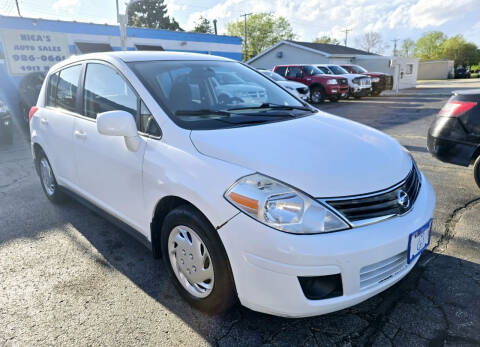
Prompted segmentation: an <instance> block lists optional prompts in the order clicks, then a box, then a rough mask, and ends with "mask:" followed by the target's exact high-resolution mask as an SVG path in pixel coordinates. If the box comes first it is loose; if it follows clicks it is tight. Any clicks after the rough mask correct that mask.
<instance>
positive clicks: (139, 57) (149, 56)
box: [52, 51, 235, 70]
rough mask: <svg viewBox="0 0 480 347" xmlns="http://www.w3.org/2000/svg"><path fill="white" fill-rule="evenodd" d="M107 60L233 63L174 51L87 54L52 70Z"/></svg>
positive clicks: (74, 56) (74, 57)
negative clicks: (84, 62)
mask: <svg viewBox="0 0 480 347" xmlns="http://www.w3.org/2000/svg"><path fill="white" fill-rule="evenodd" d="M90 59H92V60H107V61H112V60H116V61H123V62H126V63H130V62H137V61H155V60H165V61H167V60H177V61H182V60H183V61H187V60H197V61H202V60H203V61H232V62H233V61H235V60H232V59H228V58H224V57H219V56H216V55H210V54H200V53H189V52H174V51H168V52H165V51H114V52H100V53H88V54H81V55H72V56H70V57H69V58H67V59H65V60H63V61H62V62H60V63H58V64H56V65H55V66H54V67H52V70H53V69H56V68H58V67H61V66H65V65H69V64H72V63H76V62H81V61H83V60H90Z"/></svg>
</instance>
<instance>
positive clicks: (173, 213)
mask: <svg viewBox="0 0 480 347" xmlns="http://www.w3.org/2000/svg"><path fill="white" fill-rule="evenodd" d="M225 72H228V73H233V74H235V75H237V76H238V77H239V78H240V79H241V80H242V81H244V83H248V84H250V85H252V86H257V87H258V88H261V89H264V90H265V91H266V97H267V100H266V102H264V103H262V104H260V103H257V104H251V103H249V102H243V101H239V100H229V101H228V102H227V103H224V102H220V100H219V99H218V95H217V94H216V93H217V90H216V89H215V88H212V84H211V82H212V81H213V80H215V79H216V75H217V74H223V73H225ZM80 76H82V78H80ZM312 76H314V75H312ZM79 90H81V91H82V93H78V92H77V91H79ZM194 90H200V91H201V92H200V98H199V99H197V97H196V96H195V92H194ZM29 117H30V128H31V143H32V152H33V156H34V162H35V167H36V168H37V172H38V174H39V177H40V182H41V185H42V187H43V190H44V192H45V194H46V197H47V198H48V199H49V200H51V201H52V202H54V203H59V202H61V201H62V197H63V195H64V194H65V193H66V192H70V194H72V195H73V196H76V197H79V199H80V200H86V201H87V202H88V205H90V206H96V208H97V209H99V210H101V211H103V212H104V213H106V214H107V215H110V216H111V217H112V218H113V219H114V220H118V223H117V224H118V225H120V226H122V227H123V228H124V229H125V230H129V231H132V233H133V234H134V235H136V236H137V237H138V238H139V239H140V240H142V241H144V242H145V244H146V245H148V247H150V248H151V249H152V251H153V255H154V256H155V257H160V256H161V257H163V260H164V262H165V270H166V271H168V273H169V275H170V278H171V279H172V281H173V282H174V284H175V286H176V287H177V289H178V291H179V292H180V294H181V295H182V296H183V297H184V298H185V300H187V301H188V302H189V303H190V304H191V305H192V306H194V307H196V308H198V309H200V310H203V311H207V312H210V313H216V312H222V311H225V310H227V309H228V308H229V307H231V306H232V305H233V304H234V303H235V302H236V301H237V299H239V300H240V302H241V303H242V304H243V305H245V306H247V307H249V308H251V309H253V310H257V311H261V312H266V313H270V314H275V315H280V316H288V317H303V316H311V315H318V314H323V313H327V312H332V311H337V310H340V309H343V308H345V307H349V306H352V305H355V304H357V303H359V302H361V301H363V300H366V299H367V298H369V297H371V296H373V295H376V294H377V293H379V292H381V291H383V290H385V289H387V288H388V287H390V286H392V285H393V284H394V283H396V282H398V281H399V280H400V279H401V278H402V277H404V276H405V275H406V274H407V273H409V272H410V271H411V270H412V268H413V267H414V266H415V264H416V262H417V261H418V259H419V255H420V254H421V252H422V251H423V250H424V249H425V247H427V245H428V243H429V235H430V229H431V225H432V215H433V211H434V208H435V193H434V191H433V189H432V187H431V185H430V183H429V182H428V180H427V178H426V177H425V176H424V175H423V174H422V173H421V172H420V171H419V169H418V168H417V166H416V165H415V162H414V160H413V158H412V157H411V156H410V154H409V153H408V152H407V151H406V150H405V149H404V148H403V147H402V146H401V145H400V144H399V143H398V142H397V141H396V140H395V139H393V138H391V137H389V136H388V135H386V134H384V133H382V132H380V131H377V130H375V129H372V128H369V127H367V126H364V125H361V124H359V123H356V122H353V121H350V120H347V119H345V118H342V117H336V116H333V115H329V114H327V113H323V112H320V111H318V110H317V109H315V108H313V107H312V106H310V105H308V104H307V103H305V102H303V101H302V100H299V99H297V98H295V97H294V96H293V95H291V94H290V93H288V92H287V91H286V90H285V89H284V88H282V87H280V86H279V85H278V84H276V83H274V82H273V81H272V80H271V79H269V78H267V77H265V76H264V75H262V74H261V73H259V72H257V71H256V70H254V69H252V68H250V67H248V66H245V65H243V64H241V63H239V62H237V61H233V60H230V59H226V58H222V57H217V56H214V55H202V54H193V53H181V52H106V53H95V54H89V55H84V56H75V57H70V58H68V59H67V60H65V61H63V62H60V63H58V64H57V65H55V66H54V67H52V68H51V70H50V72H49V73H48V76H47V78H46V80H45V83H44V85H43V87H42V90H41V92H40V96H39V99H38V102H37V105H36V106H35V107H33V108H32V110H31V112H30V114H29Z"/></svg>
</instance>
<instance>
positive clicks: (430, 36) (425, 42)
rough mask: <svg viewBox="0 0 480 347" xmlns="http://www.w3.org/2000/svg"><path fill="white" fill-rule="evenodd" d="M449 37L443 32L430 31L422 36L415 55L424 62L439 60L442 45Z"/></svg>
mask: <svg viewBox="0 0 480 347" xmlns="http://www.w3.org/2000/svg"><path fill="white" fill-rule="evenodd" d="M446 39H447V37H446V36H445V34H444V33H442V32H441V31H430V32H427V33H425V34H423V35H422V37H420V38H419V39H418V41H417V45H416V46H415V49H414V54H415V56H416V57H417V58H420V59H422V60H428V59H439V58H440V45H441V44H442V43H443V42H445V40H446Z"/></svg>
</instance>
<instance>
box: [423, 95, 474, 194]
mask: <svg viewBox="0 0 480 347" xmlns="http://www.w3.org/2000/svg"><path fill="white" fill-rule="evenodd" d="M427 147H428V150H429V151H430V153H431V154H432V155H433V156H434V157H436V158H437V159H440V160H441V161H444V162H447V163H452V164H456V165H461V166H469V165H473V173H474V177H475V182H476V183H477V185H478V186H479V187H480V89H474V90H465V91H456V92H454V95H453V96H452V97H451V98H450V99H449V100H448V102H447V103H446V104H445V106H443V108H442V109H441V110H440V112H439V113H438V115H437V117H435V119H434V120H433V123H432V125H431V126H430V129H429V130H428V144H427Z"/></svg>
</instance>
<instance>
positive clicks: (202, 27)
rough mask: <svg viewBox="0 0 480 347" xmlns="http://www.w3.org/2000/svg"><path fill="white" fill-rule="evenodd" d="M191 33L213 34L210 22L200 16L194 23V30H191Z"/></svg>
mask: <svg viewBox="0 0 480 347" xmlns="http://www.w3.org/2000/svg"><path fill="white" fill-rule="evenodd" d="M193 32H195V33H204V34H213V28H212V24H211V23H210V21H209V20H208V19H207V18H205V17H203V16H201V17H200V18H199V19H198V20H197V21H196V22H195V28H194V29H193Z"/></svg>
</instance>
